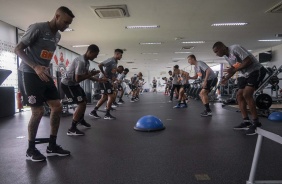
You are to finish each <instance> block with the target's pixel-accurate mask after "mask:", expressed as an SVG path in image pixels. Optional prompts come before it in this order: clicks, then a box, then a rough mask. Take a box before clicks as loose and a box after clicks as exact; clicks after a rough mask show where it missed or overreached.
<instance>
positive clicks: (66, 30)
mask: <svg viewBox="0 0 282 184" xmlns="http://www.w3.org/2000/svg"><path fill="white" fill-rule="evenodd" d="M71 31H74V29H72V28H67V29H65V30H64V32H71Z"/></svg>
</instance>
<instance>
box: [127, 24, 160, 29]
mask: <svg viewBox="0 0 282 184" xmlns="http://www.w3.org/2000/svg"><path fill="white" fill-rule="evenodd" d="M154 28H160V26H159V25H149V26H125V29H154Z"/></svg>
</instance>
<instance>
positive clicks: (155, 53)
mask: <svg viewBox="0 0 282 184" xmlns="http://www.w3.org/2000/svg"><path fill="white" fill-rule="evenodd" d="M141 54H145V55H146V54H159V53H157V52H142V53H141Z"/></svg>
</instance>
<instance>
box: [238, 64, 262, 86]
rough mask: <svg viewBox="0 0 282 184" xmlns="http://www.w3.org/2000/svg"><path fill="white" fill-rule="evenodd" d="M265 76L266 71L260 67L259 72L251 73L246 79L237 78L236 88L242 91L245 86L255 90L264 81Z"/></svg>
mask: <svg viewBox="0 0 282 184" xmlns="http://www.w3.org/2000/svg"><path fill="white" fill-rule="evenodd" d="M265 75H266V70H265V68H264V67H261V69H260V70H256V71H253V72H252V73H250V74H249V76H248V77H247V78H246V77H239V78H238V88H239V89H244V88H245V87H246V86H250V87H253V88H255V89H257V88H258V87H259V85H260V83H261V82H262V80H263V79H264V77H265Z"/></svg>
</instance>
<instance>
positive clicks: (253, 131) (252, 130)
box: [246, 122, 261, 135]
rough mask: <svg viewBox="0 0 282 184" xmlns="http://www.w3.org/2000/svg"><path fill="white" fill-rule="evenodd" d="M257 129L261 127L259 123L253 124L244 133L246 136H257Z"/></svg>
mask: <svg viewBox="0 0 282 184" xmlns="http://www.w3.org/2000/svg"><path fill="white" fill-rule="evenodd" d="M257 127H261V123H259V122H258V123H254V124H252V125H251V126H250V128H249V129H248V130H247V131H246V135H255V134H257V132H256V129H257Z"/></svg>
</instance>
